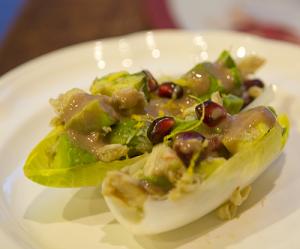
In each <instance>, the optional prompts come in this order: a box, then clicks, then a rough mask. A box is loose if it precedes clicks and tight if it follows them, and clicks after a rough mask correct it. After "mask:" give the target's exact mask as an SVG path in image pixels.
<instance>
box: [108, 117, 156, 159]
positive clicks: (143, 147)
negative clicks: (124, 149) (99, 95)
mask: <svg viewBox="0 0 300 249" xmlns="http://www.w3.org/2000/svg"><path fill="white" fill-rule="evenodd" d="M147 129H148V124H147V122H145V121H137V120H134V119H129V118H126V119H123V120H121V121H120V122H119V123H117V124H116V125H115V126H113V127H112V132H111V133H110V134H109V141H110V143H112V144H123V145H127V146H128V147H129V151H128V155H129V156H130V157H132V156H136V155H140V154H143V153H146V152H150V151H151V149H152V144H151V142H150V141H149V139H148V137H147Z"/></svg>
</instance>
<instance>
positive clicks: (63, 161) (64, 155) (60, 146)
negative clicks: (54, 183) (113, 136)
mask: <svg viewBox="0 0 300 249" xmlns="http://www.w3.org/2000/svg"><path fill="white" fill-rule="evenodd" d="M53 149H54V152H55V155H54V157H53V161H52V164H51V167H52V168H69V167H72V166H74V165H84V164H89V163H93V162H96V161H97V158H96V157H95V156H94V155H93V154H91V153H90V152H88V151H86V150H84V149H81V148H80V147H79V146H77V145H76V144H75V143H74V142H72V141H71V140H70V138H69V136H68V135H67V133H65V132H62V133H61V134H60V135H59V136H58V137H57V141H56V143H55V146H54V148H53Z"/></svg>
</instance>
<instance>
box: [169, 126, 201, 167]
mask: <svg viewBox="0 0 300 249" xmlns="http://www.w3.org/2000/svg"><path fill="white" fill-rule="evenodd" d="M204 139H205V138H204V136H202V135H201V134H200V133H199V132H196V131H185V132H181V133H178V134H177V135H176V136H175V137H174V138H173V149H174V150H175V151H176V154H177V155H178V157H179V158H180V159H181V160H182V162H183V163H184V164H185V165H186V166H189V164H190V162H191V159H192V158H193V156H194V155H195V153H197V152H200V151H201V149H202V146H203V141H204Z"/></svg>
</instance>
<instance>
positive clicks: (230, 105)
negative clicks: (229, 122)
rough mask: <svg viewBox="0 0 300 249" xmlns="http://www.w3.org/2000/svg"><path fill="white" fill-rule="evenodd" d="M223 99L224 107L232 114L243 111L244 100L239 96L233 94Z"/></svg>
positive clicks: (223, 96)
mask: <svg viewBox="0 0 300 249" xmlns="http://www.w3.org/2000/svg"><path fill="white" fill-rule="evenodd" d="M222 98H223V106H224V107H225V109H226V110H227V112H229V113H230V114H236V113H239V111H240V110H241V109H242V107H243V104H244V100H243V99H242V98H240V97H238V96H235V95H232V94H227V95H226V94H224V95H222Z"/></svg>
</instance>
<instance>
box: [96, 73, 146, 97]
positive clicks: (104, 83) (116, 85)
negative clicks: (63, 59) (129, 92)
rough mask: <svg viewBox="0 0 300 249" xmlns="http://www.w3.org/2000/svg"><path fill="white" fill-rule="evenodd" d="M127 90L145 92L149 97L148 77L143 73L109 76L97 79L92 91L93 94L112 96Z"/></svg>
mask: <svg viewBox="0 0 300 249" xmlns="http://www.w3.org/2000/svg"><path fill="white" fill-rule="evenodd" d="M126 88H129V89H130V88H131V89H136V90H138V91H143V92H144V94H145V95H146V96H147V92H146V90H147V87H146V75H145V74H144V73H143V72H139V73H135V74H129V73H128V72H126V71H122V72H117V73H113V74H108V75H106V76H104V77H102V78H100V79H98V78H97V79H95V80H94V82H93V84H92V86H91V88H90V91H91V93H92V94H103V95H107V96H112V95H113V93H115V92H117V91H119V90H121V89H126Z"/></svg>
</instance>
